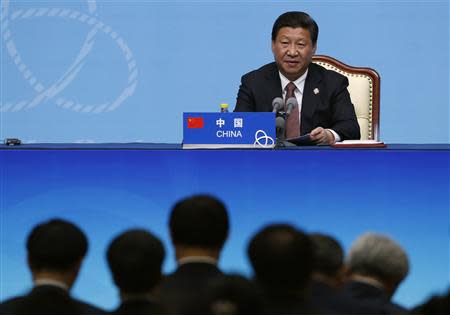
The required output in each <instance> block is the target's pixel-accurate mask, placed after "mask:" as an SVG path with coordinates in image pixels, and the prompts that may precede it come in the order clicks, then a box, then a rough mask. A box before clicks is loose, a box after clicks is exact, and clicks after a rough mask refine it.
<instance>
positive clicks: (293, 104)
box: [286, 97, 298, 116]
mask: <svg viewBox="0 0 450 315" xmlns="http://www.w3.org/2000/svg"><path fill="white" fill-rule="evenodd" d="M297 106H298V102H297V99H296V98H295V97H290V98H289V99H288V100H287V101H286V115H288V116H289V115H290V114H291V111H292V110H293V109H294V108H296V107H297Z"/></svg>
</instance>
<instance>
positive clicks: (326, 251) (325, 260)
mask: <svg viewBox="0 0 450 315" xmlns="http://www.w3.org/2000/svg"><path fill="white" fill-rule="evenodd" d="M310 238H311V240H312V242H313V245H314V257H315V265H314V271H315V272H318V273H321V274H324V275H327V276H330V277H332V276H335V275H336V274H337V273H338V272H339V270H340V269H341V268H342V266H343V265H344V250H343V249H342V246H341V244H339V242H338V241H337V240H336V239H334V238H333V237H331V236H329V235H325V234H320V233H313V234H311V235H310Z"/></svg>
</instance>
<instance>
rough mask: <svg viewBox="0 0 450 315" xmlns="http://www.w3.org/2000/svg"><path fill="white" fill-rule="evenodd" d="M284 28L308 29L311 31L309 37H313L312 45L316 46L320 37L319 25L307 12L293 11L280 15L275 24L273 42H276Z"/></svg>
mask: <svg viewBox="0 0 450 315" xmlns="http://www.w3.org/2000/svg"><path fill="white" fill-rule="evenodd" d="M282 27H292V28H299V27H301V28H304V29H307V30H308V31H309V35H310V36H311V41H312V44H313V45H315V44H316V43H317V37H318V36H319V26H318V25H317V23H316V21H314V20H313V18H312V17H310V16H309V15H308V14H307V13H305V12H300V11H292V12H286V13H283V14H282V15H280V16H279V17H278V18H277V19H276V21H275V23H274V24H273V28H272V41H275V39H276V38H277V35H278V32H279V31H280V29H281V28H282Z"/></svg>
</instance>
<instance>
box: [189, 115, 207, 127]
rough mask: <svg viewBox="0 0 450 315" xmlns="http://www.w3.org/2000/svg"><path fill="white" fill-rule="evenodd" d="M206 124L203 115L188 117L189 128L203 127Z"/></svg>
mask: <svg viewBox="0 0 450 315" xmlns="http://www.w3.org/2000/svg"><path fill="white" fill-rule="evenodd" d="M204 126H205V123H204V122H203V117H188V119H187V127H188V128H203V127H204Z"/></svg>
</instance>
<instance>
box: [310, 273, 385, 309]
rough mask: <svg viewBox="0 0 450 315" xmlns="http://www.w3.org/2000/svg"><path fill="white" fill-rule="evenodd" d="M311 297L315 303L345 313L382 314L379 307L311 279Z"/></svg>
mask: <svg viewBox="0 0 450 315" xmlns="http://www.w3.org/2000/svg"><path fill="white" fill-rule="evenodd" d="M311 298H312V301H313V303H314V304H315V305H317V306H321V307H322V308H324V309H326V310H331V311H334V312H336V313H339V314H343V315H344V314H345V315H384V312H383V310H382V309H380V308H379V307H375V306H370V305H365V304H364V303H363V302H360V301H358V300H356V299H353V298H351V297H349V296H345V295H342V294H340V293H339V292H335V291H334V290H333V289H332V288H331V287H330V286H328V285H327V284H325V283H323V282H320V281H316V280H313V281H312V282H311Z"/></svg>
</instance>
